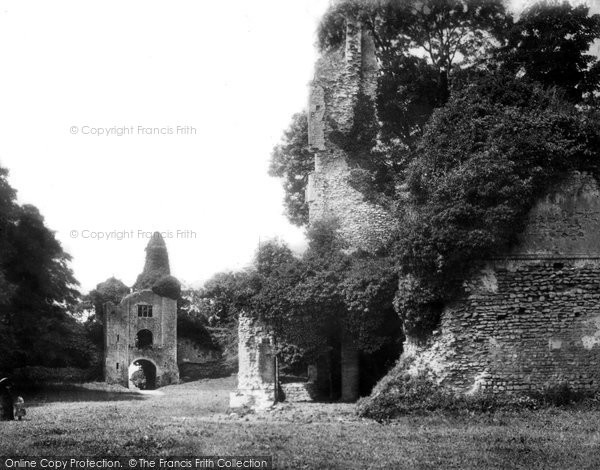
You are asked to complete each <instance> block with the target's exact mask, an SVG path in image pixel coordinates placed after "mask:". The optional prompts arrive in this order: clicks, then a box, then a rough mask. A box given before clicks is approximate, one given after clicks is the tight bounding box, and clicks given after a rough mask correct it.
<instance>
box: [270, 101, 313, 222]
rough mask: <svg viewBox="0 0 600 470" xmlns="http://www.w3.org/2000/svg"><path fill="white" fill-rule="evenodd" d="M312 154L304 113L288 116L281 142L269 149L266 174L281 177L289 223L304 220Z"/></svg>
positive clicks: (305, 220)
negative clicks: (267, 171) (269, 160)
mask: <svg viewBox="0 0 600 470" xmlns="http://www.w3.org/2000/svg"><path fill="white" fill-rule="evenodd" d="M313 167H314V157H313V155H312V153H311V152H310V151H309V148H308V116H307V115H306V112H304V111H303V112H301V113H298V114H295V115H294V116H292V122H291V123H290V126H289V128H288V129H287V130H286V131H285V132H284V134H283V139H282V142H281V143H280V144H279V145H277V146H276V147H275V148H274V149H273V153H272V154H271V164H270V166H269V175H271V176H275V177H278V178H283V189H284V190H285V198H284V205H285V209H286V216H287V218H288V219H289V221H290V222H291V223H293V224H294V225H298V226H303V225H306V224H307V223H308V205H307V203H306V200H305V194H304V193H305V188H306V184H307V182H308V175H309V174H310V172H311V171H312V170H313Z"/></svg>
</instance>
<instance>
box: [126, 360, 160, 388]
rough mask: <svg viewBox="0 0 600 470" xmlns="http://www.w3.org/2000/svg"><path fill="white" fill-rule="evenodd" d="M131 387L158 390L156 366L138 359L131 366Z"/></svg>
mask: <svg viewBox="0 0 600 470" xmlns="http://www.w3.org/2000/svg"><path fill="white" fill-rule="evenodd" d="M129 386H130V387H132V386H133V387H135V388H137V389H139V390H154V389H155V388H156V366H155V365H154V363H153V362H152V361H148V360H146V359H136V360H135V361H133V362H132V363H131V365H130V366H129Z"/></svg>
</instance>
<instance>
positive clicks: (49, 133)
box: [0, 0, 520, 291]
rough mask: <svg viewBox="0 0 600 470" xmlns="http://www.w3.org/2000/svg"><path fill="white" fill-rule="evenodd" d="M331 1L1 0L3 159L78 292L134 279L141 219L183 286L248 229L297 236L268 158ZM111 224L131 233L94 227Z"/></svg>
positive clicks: (298, 100)
mask: <svg viewBox="0 0 600 470" xmlns="http://www.w3.org/2000/svg"><path fill="white" fill-rule="evenodd" d="M518 3H520V0H516V1H514V2H513V4H518ZM327 5H328V0H254V1H248V0H226V1H200V0H177V1H167V0H161V1H156V0H128V1H122V0H119V1H115V0H102V1H100V0H93V1H92V0H86V1H82V0H71V1H65V0H55V1H52V2H49V1H47V0H39V1H33V0H31V1H23V0H0V66H1V67H2V73H0V164H1V165H2V166H4V167H6V168H8V169H9V170H10V172H11V173H10V183H11V184H12V186H13V187H15V188H16V189H17V190H18V196H19V201H20V202H21V203H29V204H34V205H35V206H37V207H38V208H39V209H40V211H41V212H42V214H43V215H44V217H45V218H46V223H47V225H48V226H49V227H50V228H51V229H53V230H55V231H56V236H57V238H58V239H59V240H60V241H61V243H62V244H63V246H64V248H65V249H66V251H67V252H69V253H70V254H71V255H72V256H73V263H72V267H73V269H74V271H75V275H76V277H77V278H78V279H79V281H80V282H81V287H82V290H83V291H87V290H89V289H91V288H93V287H94V286H95V285H96V284H97V283H99V282H101V281H103V280H105V279H106V278H108V277H109V276H112V275H114V276H116V277H118V278H120V279H122V280H123V281H124V282H125V283H126V284H128V285H131V284H132V283H133V282H134V281H135V277H136V276H137V274H138V273H139V272H140V271H141V269H142V266H143V260H144V247H145V245H146V243H147V239H146V238H144V236H141V235H140V234H139V233H138V231H143V232H146V233H148V232H152V231H154V230H158V231H161V232H167V234H166V235H167V237H166V241H167V246H168V249H169V254H170V259H171V271H172V273H173V274H174V275H175V276H177V277H178V278H179V279H180V280H182V281H184V282H186V283H194V284H196V283H198V281H203V280H206V279H207V278H209V277H210V276H211V275H212V274H214V273H216V272H218V271H222V270H226V269H237V268H240V267H242V266H245V265H247V264H248V263H249V262H250V261H251V259H252V256H253V254H254V251H255V250H256V247H257V244H258V241H259V239H263V240H264V239H267V238H272V237H274V236H278V237H280V238H281V239H284V240H286V241H287V242H288V243H289V244H290V245H291V246H292V247H294V248H300V247H302V246H303V244H304V236H303V231H302V230H301V229H297V228H295V227H293V226H291V225H290V224H289V223H288V222H287V220H286V219H285V217H284V216H283V205H282V200H283V191H282V189H281V183H280V181H278V180H277V179H273V178H270V177H269V176H268V175H267V167H268V162H269V157H270V152H271V149H272V148H273V146H274V145H275V144H276V143H277V142H278V141H279V139H280V137H281V134H282V131H283V130H284V129H285V128H286V127H287V125H288V123H289V121H290V117H291V115H292V114H293V113H295V112H297V111H300V110H301V109H303V108H304V107H305V105H306V101H307V95H308V93H307V92H308V88H307V85H308V82H309V81H310V79H311V77H312V73H313V65H314V61H315V59H316V51H315V48H314V43H315V39H316V38H315V29H316V26H317V23H318V20H319V18H320V16H321V15H322V13H323V12H324V11H325V9H326V7H327ZM73 126H76V128H75V129H73V132H75V131H76V134H73V133H72V129H71V128H72V127H73ZM130 126H133V133H132V134H131V135H123V136H120V137H119V136H116V135H111V136H96V135H86V134H83V132H89V131H90V128H93V127H95V128H113V127H128V128H129V127H130ZM138 126H143V127H147V128H156V127H159V128H169V127H170V128H172V130H173V132H174V134H171V135H140V133H139V131H138ZM177 126H192V127H194V128H195V129H196V135H177V134H176V132H177ZM178 230H180V231H184V230H189V231H193V232H195V233H196V237H195V238H193V237H192V238H184V237H181V236H178V233H177V232H178ZM72 231H76V234H74V235H75V236H72V235H71V232H72ZM122 231H125V232H128V233H129V234H131V231H133V236H129V237H128V238H126V239H123V240H114V239H113V240H97V239H92V238H90V237H91V236H92V232H122ZM113 236H115V234H114V233H113ZM86 237H87V238H86Z"/></svg>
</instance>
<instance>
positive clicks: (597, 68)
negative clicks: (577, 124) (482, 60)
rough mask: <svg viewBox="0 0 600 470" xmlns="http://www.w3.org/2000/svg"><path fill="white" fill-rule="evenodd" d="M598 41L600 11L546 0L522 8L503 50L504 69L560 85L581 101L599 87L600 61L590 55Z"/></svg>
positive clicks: (564, 2)
mask: <svg viewBox="0 0 600 470" xmlns="http://www.w3.org/2000/svg"><path fill="white" fill-rule="evenodd" d="M597 39H600V15H597V14H596V15H592V16H589V8H588V7H587V6H586V5H578V6H572V5H571V4H570V3H569V2H567V1H553V0H544V1H540V2H537V3H535V4H533V5H532V6H530V7H529V8H528V9H526V10H525V11H524V12H523V14H522V15H521V17H520V18H519V21H518V22H516V23H515V25H514V27H513V28H512V29H511V30H510V34H509V35H508V43H507V45H506V47H505V48H504V49H503V50H502V53H503V59H504V64H505V66H506V67H507V68H508V69H511V70H512V71H513V72H514V73H518V74H519V75H520V76H524V77H525V78H527V79H529V80H533V81H536V82H539V83H541V84H543V85H544V86H546V87H551V86H555V87H558V88H559V89H562V90H563V91H564V93H565V96H566V97H567V99H569V100H570V101H573V102H580V101H581V100H582V99H583V98H584V97H585V96H590V95H591V94H592V93H593V92H595V91H598V89H599V86H600V65H599V62H598V58H597V57H595V56H593V55H592V54H590V53H589V49H590V46H591V45H592V43H593V42H594V41H595V40H597Z"/></svg>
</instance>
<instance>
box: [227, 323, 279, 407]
mask: <svg viewBox="0 0 600 470" xmlns="http://www.w3.org/2000/svg"><path fill="white" fill-rule="evenodd" d="M238 335H239V339H238V361H239V371H238V387H237V390H236V391H235V392H232V393H231V395H230V399H229V406H230V407H231V408H241V407H245V406H247V407H250V408H252V409H255V410H261V409H265V408H268V407H270V406H272V405H274V404H275V401H276V395H275V390H276V380H275V355H274V348H273V337H272V335H271V334H270V333H269V331H268V330H267V329H266V328H265V327H264V326H263V325H261V324H260V322H258V321H257V320H255V319H254V318H252V317H251V316H250V315H248V314H246V313H241V314H240V317H239V324H238Z"/></svg>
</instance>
